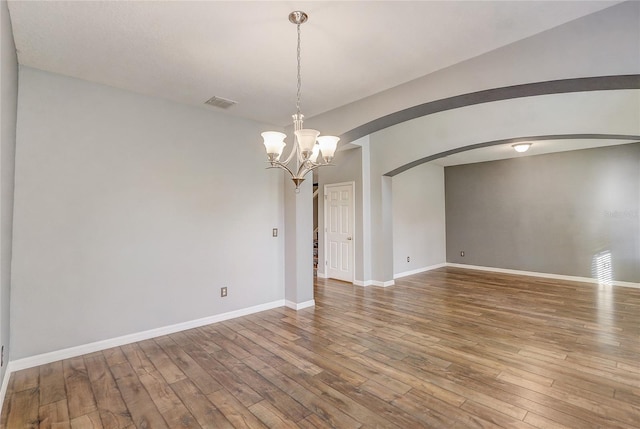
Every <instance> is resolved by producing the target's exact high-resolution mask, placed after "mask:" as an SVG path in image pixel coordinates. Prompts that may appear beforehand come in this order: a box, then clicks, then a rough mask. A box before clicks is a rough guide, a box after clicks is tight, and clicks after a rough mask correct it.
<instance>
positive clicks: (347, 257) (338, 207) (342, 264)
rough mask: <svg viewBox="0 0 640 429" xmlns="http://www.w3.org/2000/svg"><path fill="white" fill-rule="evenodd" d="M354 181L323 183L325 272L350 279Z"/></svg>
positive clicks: (351, 270)
mask: <svg viewBox="0 0 640 429" xmlns="http://www.w3.org/2000/svg"><path fill="white" fill-rule="evenodd" d="M353 191H354V184H353V183H340V184H336V185H326V186H325V188H324V197H325V210H324V212H325V219H324V225H325V241H324V242H325V261H326V268H327V270H326V275H327V277H329V278H332V279H338V280H344V281H347V282H351V283H353V273H354V270H353V259H354V257H353V251H354V246H353V229H354V211H355V208H354V199H353Z"/></svg>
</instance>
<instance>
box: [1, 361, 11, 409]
mask: <svg viewBox="0 0 640 429" xmlns="http://www.w3.org/2000/svg"><path fill="white" fill-rule="evenodd" d="M13 371H14V369H13V365H12V363H11V362H9V363H7V369H6V370H5V371H4V378H3V379H2V387H0V410H1V409H2V407H3V405H4V397H5V395H6V394H7V388H8V387H9V378H10V377H11V373H12V372H13Z"/></svg>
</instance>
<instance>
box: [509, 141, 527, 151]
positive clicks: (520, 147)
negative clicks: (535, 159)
mask: <svg viewBox="0 0 640 429" xmlns="http://www.w3.org/2000/svg"><path fill="white" fill-rule="evenodd" d="M511 147H512V148H514V149H515V150H516V152H520V153H522V152H526V151H528V150H529V148H530V147H531V143H517V144H514V145H513V146H511Z"/></svg>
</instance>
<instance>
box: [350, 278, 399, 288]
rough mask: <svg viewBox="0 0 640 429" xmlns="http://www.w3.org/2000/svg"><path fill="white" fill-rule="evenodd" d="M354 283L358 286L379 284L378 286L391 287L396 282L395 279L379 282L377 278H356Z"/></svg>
mask: <svg viewBox="0 0 640 429" xmlns="http://www.w3.org/2000/svg"><path fill="white" fill-rule="evenodd" d="M353 284H354V285H356V286H362V287H367V286H378V287H389V286H393V285H395V284H396V283H395V282H394V281H393V280H389V281H388V282H379V281H377V280H364V281H363V280H354V281H353Z"/></svg>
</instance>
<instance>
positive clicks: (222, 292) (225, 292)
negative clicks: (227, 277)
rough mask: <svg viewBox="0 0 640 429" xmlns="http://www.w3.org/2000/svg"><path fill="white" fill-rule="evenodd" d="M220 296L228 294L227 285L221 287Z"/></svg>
mask: <svg viewBox="0 0 640 429" xmlns="http://www.w3.org/2000/svg"><path fill="white" fill-rule="evenodd" d="M220 296H221V297H222V298H224V297H225V296H227V287H226V286H225V287H221V288H220Z"/></svg>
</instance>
